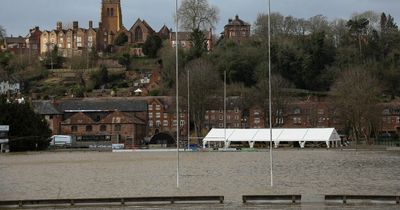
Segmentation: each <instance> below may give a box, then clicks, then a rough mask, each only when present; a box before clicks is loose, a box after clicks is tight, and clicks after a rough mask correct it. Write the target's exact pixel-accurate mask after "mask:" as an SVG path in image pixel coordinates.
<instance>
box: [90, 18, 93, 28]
mask: <svg viewBox="0 0 400 210" xmlns="http://www.w3.org/2000/svg"><path fill="white" fill-rule="evenodd" d="M89 28H93V21H91V20H90V21H89Z"/></svg>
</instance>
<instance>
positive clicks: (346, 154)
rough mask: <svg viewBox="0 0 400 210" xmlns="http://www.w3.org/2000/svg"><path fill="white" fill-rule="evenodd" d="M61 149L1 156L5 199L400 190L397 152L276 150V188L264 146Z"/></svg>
mask: <svg viewBox="0 0 400 210" xmlns="http://www.w3.org/2000/svg"><path fill="white" fill-rule="evenodd" d="M180 158H181V159H180V160H181V177H180V189H177V188H176V153H174V152H131V153H106V152H71V153H70V152H63V153H50V152H44V153H24V154H6V155H0V198H1V200H11V199H43V198H46V199H50V198H88V197H135V196H171V195H224V196H225V200H226V202H233V203H240V202H241V196H242V195H244V194H270V193H289V194H319V195H323V194H389V195H390V194H400V166H399V164H400V153H399V152H386V151H362V152H355V151H341V150H324V149H321V150H276V151H275V152H274V184H275V186H274V187H273V188H271V187H270V186H269V184H270V182H269V181H270V175H269V153H267V152H196V153H181V156H180Z"/></svg>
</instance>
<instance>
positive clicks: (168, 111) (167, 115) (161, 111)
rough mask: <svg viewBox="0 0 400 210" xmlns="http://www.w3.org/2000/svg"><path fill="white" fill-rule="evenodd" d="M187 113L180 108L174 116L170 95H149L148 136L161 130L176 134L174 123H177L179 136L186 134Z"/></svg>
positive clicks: (172, 101)
mask: <svg viewBox="0 0 400 210" xmlns="http://www.w3.org/2000/svg"><path fill="white" fill-rule="evenodd" d="M187 122H188V115H187V112H186V110H181V112H180V113H179V117H178V119H177V117H176V107H175V102H174V98H172V97H150V98H149V99H148V128H149V133H148V134H149V136H153V135H154V134H157V133H160V132H163V133H168V134H170V135H172V136H174V135H176V134H175V133H176V125H177V123H179V127H180V131H179V132H180V136H187V133H188V132H187Z"/></svg>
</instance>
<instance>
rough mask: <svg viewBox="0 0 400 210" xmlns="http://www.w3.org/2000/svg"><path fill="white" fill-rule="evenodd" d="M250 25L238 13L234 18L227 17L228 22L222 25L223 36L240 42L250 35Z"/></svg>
mask: <svg viewBox="0 0 400 210" xmlns="http://www.w3.org/2000/svg"><path fill="white" fill-rule="evenodd" d="M250 32H251V25H250V24H248V23H246V22H244V21H243V20H241V19H240V18H239V16H238V15H236V16H235V19H229V21H228V24H226V25H225V27H224V32H223V37H224V38H225V39H230V40H233V41H234V42H236V43H240V42H242V41H244V40H247V39H248V38H249V37H250Z"/></svg>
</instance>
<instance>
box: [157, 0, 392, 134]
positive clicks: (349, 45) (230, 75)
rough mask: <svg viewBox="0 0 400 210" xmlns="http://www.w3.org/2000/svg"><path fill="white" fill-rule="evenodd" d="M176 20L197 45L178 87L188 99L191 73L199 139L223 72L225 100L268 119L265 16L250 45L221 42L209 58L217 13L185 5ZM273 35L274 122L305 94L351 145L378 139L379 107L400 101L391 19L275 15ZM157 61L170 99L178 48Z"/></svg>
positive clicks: (193, 0) (190, 0)
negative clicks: (326, 106) (258, 109)
mask: <svg viewBox="0 0 400 210" xmlns="http://www.w3.org/2000/svg"><path fill="white" fill-rule="evenodd" d="M178 17H179V18H180V19H179V21H180V23H181V28H184V29H185V30H188V31H191V41H192V43H193V45H194V46H193V48H191V49H189V50H183V49H179V66H180V72H179V74H180V76H179V78H180V79H179V81H180V84H181V86H182V88H181V91H180V92H181V98H182V100H186V95H187V90H185V89H186V85H187V81H188V79H187V77H188V72H190V79H189V81H190V86H191V89H190V95H192V97H191V107H192V108H191V110H192V111H191V112H192V113H191V115H192V116H193V119H192V122H193V123H194V125H195V129H196V132H197V133H198V132H199V131H201V130H202V129H203V128H202V125H203V124H204V115H205V110H207V107H208V106H210V104H212V103H214V102H215V101H213V100H212V98H213V97H221V96H222V90H223V78H224V72H226V74H227V84H228V95H229V96H241V97H242V99H243V100H242V101H243V105H244V106H245V107H250V106H252V105H254V104H258V105H261V106H262V107H263V108H264V110H265V113H267V116H268V109H267V104H268V94H267V93H268V84H267V81H268V75H267V72H268V69H267V67H268V54H267V52H268V50H267V49H268V48H267V47H268V45H267V31H268V24H267V23H268V16H267V15H266V14H259V15H258V18H257V20H256V22H255V23H254V24H253V33H252V35H251V37H249V38H248V39H247V41H245V42H241V43H240V44H238V43H236V42H234V41H232V40H229V39H224V38H220V39H218V41H217V43H216V46H215V48H214V49H213V51H211V52H208V51H207V48H206V47H205V46H206V45H205V44H206V35H205V34H206V31H208V29H209V28H210V27H211V28H212V27H213V26H215V24H216V23H217V20H218V9H217V8H215V7H213V6H211V5H209V4H208V2H207V1H206V0H185V1H183V2H182V5H181V7H180V8H179V11H178ZM271 34H272V40H271V50H272V56H271V66H272V72H273V75H272V77H273V78H272V82H273V85H272V87H273V89H272V91H273V98H272V103H273V112H272V115H273V117H274V118H275V117H277V116H276V115H279V114H280V113H282V112H281V111H278V110H283V109H285V108H286V107H287V104H288V103H289V102H290V101H292V100H293V98H296V97H298V95H296V94H293V92H296V90H301V91H300V92H309V93H313V94H317V95H320V96H321V95H322V96H324V97H325V98H327V99H328V100H330V101H331V104H332V105H333V107H334V109H335V113H337V115H338V116H339V117H340V118H341V120H342V123H343V124H344V125H345V126H346V128H347V129H346V130H347V133H348V134H349V135H352V136H353V137H354V139H360V138H367V139H368V138H370V137H371V136H373V135H377V127H378V125H377V123H378V121H377V119H379V116H380V114H381V113H380V112H379V110H378V109H377V105H378V103H380V102H385V101H390V100H393V99H396V98H397V97H399V96H400V83H399V82H398V81H400V65H399V64H400V32H399V29H398V26H397V24H396V23H395V21H394V18H393V17H392V16H391V15H390V14H385V13H380V14H379V13H376V12H372V11H367V12H364V13H360V14H354V15H353V16H352V17H351V18H350V19H348V20H346V19H337V20H333V21H329V20H328V18H327V17H325V16H323V15H317V16H314V17H311V18H309V19H303V18H295V17H293V16H283V15H281V14H280V13H272V14H271ZM160 57H161V59H162V63H163V72H162V77H163V80H162V81H163V91H164V92H165V94H168V95H173V94H174V91H173V90H174V85H175V84H176V83H175V65H176V63H175V54H174V49H173V48H172V47H170V46H164V48H163V49H161V51H160ZM210 98H211V100H210ZM183 102H184V101H183ZM184 103H185V102H184ZM267 124H268V122H267ZM275 126H277V125H275Z"/></svg>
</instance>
